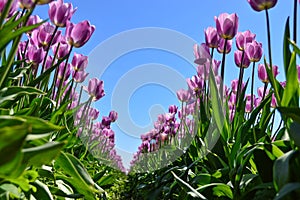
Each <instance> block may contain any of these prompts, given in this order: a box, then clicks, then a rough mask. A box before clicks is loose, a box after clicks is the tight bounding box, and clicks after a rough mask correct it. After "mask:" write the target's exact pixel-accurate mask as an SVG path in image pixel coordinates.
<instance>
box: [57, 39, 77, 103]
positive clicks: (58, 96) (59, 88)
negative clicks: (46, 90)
mask: <svg viewBox="0 0 300 200" xmlns="http://www.w3.org/2000/svg"><path fill="white" fill-rule="evenodd" d="M72 50H73V45H72V46H71V48H70V51H69V53H68V55H67V59H66V62H65V66H64V71H63V74H62V76H63V77H62V79H61V80H60V82H59V86H58V89H57V94H56V103H57V104H58V100H59V98H60V96H61V89H62V85H63V82H64V81H65V73H66V71H67V67H68V62H69V58H70V55H71V52H72ZM55 81H56V80H55ZM56 106H57V105H56Z"/></svg>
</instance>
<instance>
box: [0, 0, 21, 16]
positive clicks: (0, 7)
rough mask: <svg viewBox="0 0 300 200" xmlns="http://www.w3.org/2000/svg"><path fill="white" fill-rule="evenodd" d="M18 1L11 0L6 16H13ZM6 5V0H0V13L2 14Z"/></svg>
mask: <svg viewBox="0 0 300 200" xmlns="http://www.w3.org/2000/svg"><path fill="white" fill-rule="evenodd" d="M18 3H19V0H13V2H12V3H11V5H10V9H9V12H8V15H7V17H8V18H9V17H11V16H13V15H14V13H15V12H16V11H17V10H18ZM6 5H7V0H0V15H1V14H2V12H3V10H4V8H5V6H6Z"/></svg>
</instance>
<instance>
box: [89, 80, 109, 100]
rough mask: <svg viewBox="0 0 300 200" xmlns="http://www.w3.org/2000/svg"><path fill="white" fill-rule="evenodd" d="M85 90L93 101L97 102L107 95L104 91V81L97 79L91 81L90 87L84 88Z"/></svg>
mask: <svg viewBox="0 0 300 200" xmlns="http://www.w3.org/2000/svg"><path fill="white" fill-rule="evenodd" d="M84 89H85V90H86V91H87V92H88V94H89V95H90V96H91V97H92V100H93V101H97V100H99V99H100V98H102V97H103V96H104V95H105V94H104V89H103V81H100V80H99V79H97V78H92V79H90V80H89V84H88V87H84Z"/></svg>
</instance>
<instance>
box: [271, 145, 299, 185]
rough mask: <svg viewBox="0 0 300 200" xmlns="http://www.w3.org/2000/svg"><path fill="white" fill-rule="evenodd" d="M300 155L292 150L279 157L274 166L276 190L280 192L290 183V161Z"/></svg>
mask: <svg viewBox="0 0 300 200" xmlns="http://www.w3.org/2000/svg"><path fill="white" fill-rule="evenodd" d="M296 154H298V152H297V151H295V150H291V151H289V152H287V153H285V154H284V155H283V156H281V157H279V158H278V159H277V160H276V161H275V163H274V166H273V180H274V186H275V189H276V190H277V191H278V190H280V189H281V188H282V187H283V186H284V185H285V184H286V183H288V181H289V178H290V177H289V171H290V160H291V159H292V157H293V156H294V155H296Z"/></svg>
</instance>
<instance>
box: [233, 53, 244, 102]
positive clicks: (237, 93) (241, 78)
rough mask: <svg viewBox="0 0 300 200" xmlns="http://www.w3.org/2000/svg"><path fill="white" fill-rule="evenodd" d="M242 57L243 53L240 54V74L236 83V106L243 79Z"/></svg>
mask: <svg viewBox="0 0 300 200" xmlns="http://www.w3.org/2000/svg"><path fill="white" fill-rule="evenodd" d="M244 57H245V51H243V53H242V59H241V64H240V74H239V82H238V88H237V91H236V99H235V101H236V105H237V104H238V102H239V95H240V90H241V89H242V84H243V77H244V68H243V62H244Z"/></svg>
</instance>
